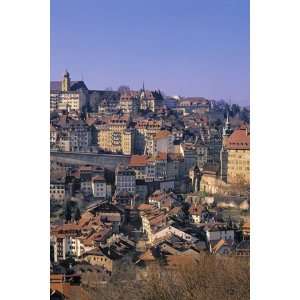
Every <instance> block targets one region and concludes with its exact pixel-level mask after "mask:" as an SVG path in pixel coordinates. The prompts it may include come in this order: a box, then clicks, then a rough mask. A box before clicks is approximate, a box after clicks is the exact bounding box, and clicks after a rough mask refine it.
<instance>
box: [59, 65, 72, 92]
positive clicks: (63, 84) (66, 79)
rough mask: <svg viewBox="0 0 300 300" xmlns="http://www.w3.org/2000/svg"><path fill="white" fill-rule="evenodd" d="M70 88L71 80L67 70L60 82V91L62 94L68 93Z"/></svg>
mask: <svg viewBox="0 0 300 300" xmlns="http://www.w3.org/2000/svg"><path fill="white" fill-rule="evenodd" d="M70 87H71V78H70V74H69V72H68V70H66V71H65V74H64V78H63V80H62V82H61V90H62V91H63V92H68V91H69V90H70Z"/></svg>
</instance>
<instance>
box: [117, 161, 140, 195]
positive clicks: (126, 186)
mask: <svg viewBox="0 0 300 300" xmlns="http://www.w3.org/2000/svg"><path fill="white" fill-rule="evenodd" d="M120 192H127V193H129V194H132V195H134V194H135V192H136V178H135V171H134V170H131V169H130V168H125V167H124V166H122V165H120V166H118V168H117V169H116V193H117V194H118V193H120Z"/></svg>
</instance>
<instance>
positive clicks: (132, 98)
mask: <svg viewBox="0 0 300 300" xmlns="http://www.w3.org/2000/svg"><path fill="white" fill-rule="evenodd" d="M120 109H121V110H122V112H124V113H128V114H129V113H136V112H138V110H139V94H138V92H136V91H128V92H125V93H123V94H122V95H121V98H120Z"/></svg>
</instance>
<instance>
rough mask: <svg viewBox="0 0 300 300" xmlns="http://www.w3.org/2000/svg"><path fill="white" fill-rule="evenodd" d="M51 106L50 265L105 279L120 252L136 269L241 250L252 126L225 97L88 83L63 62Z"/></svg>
mask: <svg viewBox="0 0 300 300" xmlns="http://www.w3.org/2000/svg"><path fill="white" fill-rule="evenodd" d="M50 108H51V116H50V148H51V174H50V175H51V176H50V201H51V249H52V250H51V251H52V256H51V257H52V258H51V262H52V267H53V268H54V269H56V270H57V268H62V263H63V262H65V261H67V260H69V259H72V260H73V271H74V268H75V269H76V268H78V270H80V268H81V269H84V268H85V267H86V265H88V266H90V268H92V269H93V270H95V272H96V273H97V274H100V273H101V274H102V275H101V276H102V277H101V278H103V281H107V280H109V278H110V277H111V276H112V274H113V273H114V272H117V271H118V266H119V264H120V262H124V261H127V262H128V263H129V262H130V263H132V264H133V265H134V268H135V270H136V274H137V275H136V276H137V278H143V276H146V275H147V270H148V267H150V266H153V265H155V264H161V263H162V262H163V264H164V265H165V266H166V267H167V268H176V267H178V266H180V265H181V264H184V263H188V262H192V261H193V260H194V259H196V258H197V256H198V255H201V253H207V254H211V255H238V256H248V255H249V251H250V250H249V241H250V225H249V204H250V199H249V184H250V129H249V124H248V123H247V122H245V121H244V120H242V118H240V117H239V115H235V116H231V117H229V113H228V109H229V110H230V107H229V108H228V107H227V106H225V107H224V104H221V103H218V102H216V101H213V100H207V99H204V98H201V97H193V98H180V97H164V96H163V95H162V93H161V92H159V91H148V90H145V88H144V85H143V87H142V89H141V90H139V91H131V90H126V91H124V92H117V91H96V90H92V91H91V90H89V89H88V88H87V87H86V85H85V84H84V82H83V81H75V82H74V81H71V79H70V75H69V73H68V72H66V73H65V75H64V77H63V80H62V81H61V82H52V83H51V96H50ZM100 159H101V160H100ZM99 161H101V163H99ZM112 166H114V167H112ZM68 203H69V204H70V203H72V205H73V206H74V207H77V213H76V214H77V215H76V216H74V217H72V209H73V215H74V208H72V209H71V212H68V213H66V210H67V208H66V207H67V204H68ZM79 208H80V215H79V213H78V210H79ZM229 208H230V209H229ZM68 209H69V210H70V208H68ZM233 213H236V215H234V214H233ZM228 214H232V215H229V216H228ZM66 216H68V217H66ZM54 269H53V270H54ZM64 272H66V270H64ZM64 272H63V271H61V272H58V271H53V272H52V273H53V274H54V275H55V276H58V274H57V273H60V274H65V273H64ZM99 272H100V273H99ZM69 273H72V270H68V274H69ZM73 273H74V272H73ZM79 273H80V271H79ZM83 273H84V272H82V274H81V279H82V278H84V275H83ZM54 275H53V276H54ZM55 276H54V277H55ZM99 276H100V275H99ZM54 277H53V278H54ZM55 278H56V277H55ZM57 278H58V277H57ZM57 278H56V279H55V280H58V279H57ZM59 280H61V281H63V282H66V281H67V280H66V278H65V277H59ZM101 280H102V279H101Z"/></svg>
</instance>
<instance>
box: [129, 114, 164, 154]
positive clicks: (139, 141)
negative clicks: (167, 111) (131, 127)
mask: <svg viewBox="0 0 300 300" xmlns="http://www.w3.org/2000/svg"><path fill="white" fill-rule="evenodd" d="M161 127H162V121H161V120H153V119H142V120H139V121H138V122H137V124H136V126H135V128H136V136H135V142H134V148H135V153H138V154H143V153H144V152H145V146H146V141H147V140H148V139H150V138H151V136H153V135H154V134H155V133H157V132H159V131H160V130H161Z"/></svg>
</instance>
